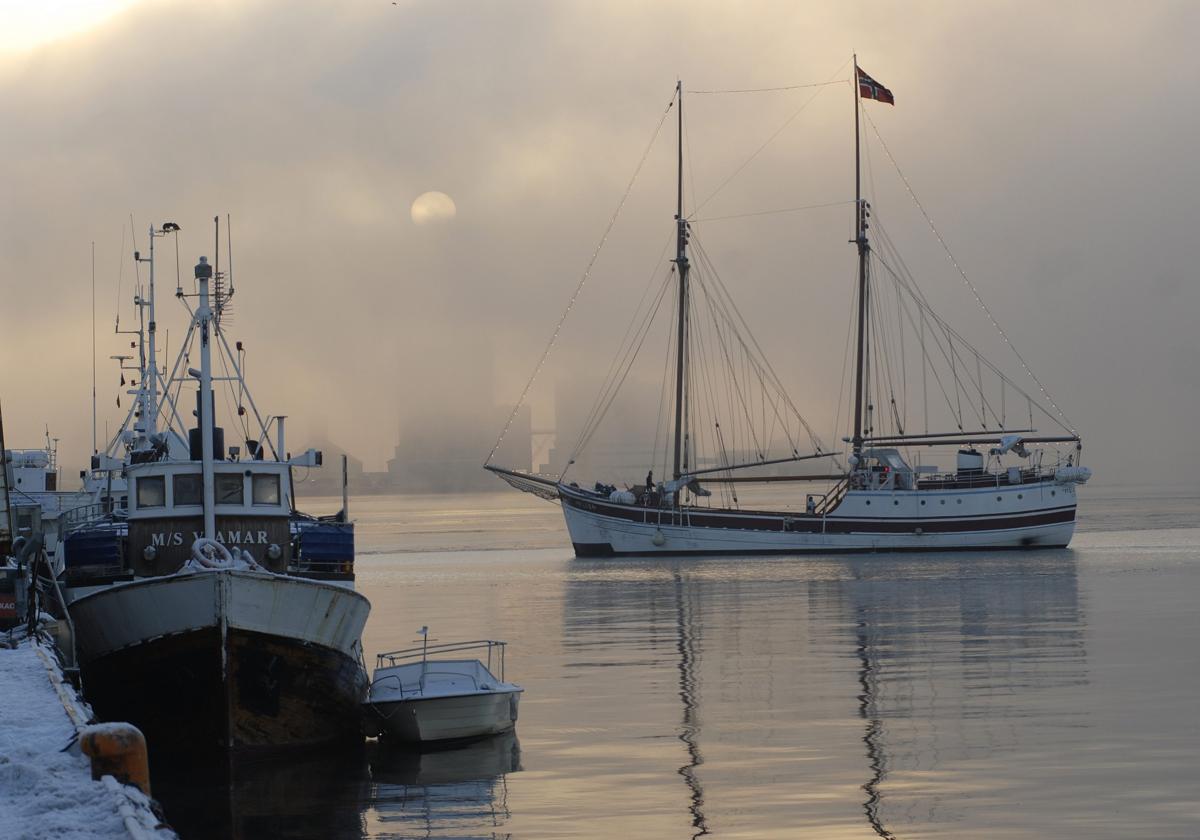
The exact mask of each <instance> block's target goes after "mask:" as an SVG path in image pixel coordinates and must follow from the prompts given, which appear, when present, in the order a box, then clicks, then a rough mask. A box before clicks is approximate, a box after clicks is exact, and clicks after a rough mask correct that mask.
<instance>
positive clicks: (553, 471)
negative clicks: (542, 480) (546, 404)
mask: <svg viewBox="0 0 1200 840" xmlns="http://www.w3.org/2000/svg"><path fill="white" fill-rule="evenodd" d="M601 387H602V385H601V382H600V380H599V379H594V378H592V379H587V378H582V377H573V378H571V379H563V380H559V381H558V382H557V383H556V384H555V388H554V432H555V435H554V446H553V447H552V448H551V449H550V452H549V454H548V456H547V462H546V463H545V464H540V465H538V471H539V472H542V473H546V474H548V475H561V474H562V473H563V471H564V470H565V469H566V468H567V465H568V461H569V460H570V458H571V456H572V452H573V450H574V448H575V446H576V445H577V444H578V443H579V439H580V436H581V435H582V433H583V430H584V426H585V424H586V423H587V421H588V419H589V416H590V413H591V411H592V410H593V407H594V405H595V402H596V395H597V394H598V393H600V390H601ZM659 402H660V396H659V388H658V387H657V386H654V385H650V384H648V383H644V382H638V381H633V380H628V381H626V382H625V383H624V385H623V386H622V388H621V390H620V391H619V392H618V393H617V395H616V398H615V399H614V400H613V403H612V405H611V406H610V407H609V409H608V411H607V413H606V414H605V415H604V418H603V420H601V421H600V424H599V425H598V426H597V427H596V428H595V431H594V432H593V433H592V436H591V438H590V440H588V442H587V446H585V447H584V448H583V450H582V451H580V452H578V453H575V464H574V465H572V466H571V469H570V473H569V475H568V476H567V478H568V480H573V481H596V480H600V481H611V482H614V483H617V484H620V483H622V482H628V483H633V482H636V481H641V480H642V479H643V478H644V477H645V475H646V470H647V469H649V468H650V467H651V461H652V458H653V456H654V448H655V447H654V423H655V417H656V415H657V413H658V409H659ZM664 446H665V444H664V443H663V441H662V440H659V442H658V448H659V451H660V453H661V452H662V451H664Z"/></svg>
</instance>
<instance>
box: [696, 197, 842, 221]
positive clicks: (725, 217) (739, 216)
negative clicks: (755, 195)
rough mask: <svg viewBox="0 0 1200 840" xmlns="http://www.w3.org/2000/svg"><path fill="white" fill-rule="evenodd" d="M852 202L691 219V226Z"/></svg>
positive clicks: (830, 202)
mask: <svg viewBox="0 0 1200 840" xmlns="http://www.w3.org/2000/svg"><path fill="white" fill-rule="evenodd" d="M853 203H854V202H853V201H827V202H825V203H823V204H806V205H804V206H803V207H782V208H780V209H778V210H757V211H754V212H751V213H735V214H733V215H732V216H707V217H705V218H703V219H692V220H690V221H691V224H700V223H702V222H723V221H726V220H727V219H748V218H751V217H753V216H774V215H778V214H780V213H799V212H801V211H803V210H822V209H824V208H826V207H844V206H845V205H847V204H853Z"/></svg>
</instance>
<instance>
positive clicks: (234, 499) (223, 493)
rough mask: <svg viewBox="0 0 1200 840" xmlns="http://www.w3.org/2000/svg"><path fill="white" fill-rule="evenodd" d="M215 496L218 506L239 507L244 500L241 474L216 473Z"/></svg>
mask: <svg viewBox="0 0 1200 840" xmlns="http://www.w3.org/2000/svg"><path fill="white" fill-rule="evenodd" d="M215 478H216V485H215V490H216V496H217V504H219V505H240V504H244V503H245V500H246V496H245V488H244V487H243V485H242V475H241V473H217V474H216V476H215Z"/></svg>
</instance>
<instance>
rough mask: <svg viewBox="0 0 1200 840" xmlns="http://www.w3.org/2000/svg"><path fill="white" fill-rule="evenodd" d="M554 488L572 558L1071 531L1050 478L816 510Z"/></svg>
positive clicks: (908, 547)
mask: <svg viewBox="0 0 1200 840" xmlns="http://www.w3.org/2000/svg"><path fill="white" fill-rule="evenodd" d="M558 489H559V497H560V499H561V502H562V507H563V513H564V516H565V517H566V522H567V530H568V531H569V532H570V534H571V542H572V543H573V544H574V546H575V553H576V554H577V555H578V556H580V557H596V556H619V555H648V554H668V555H671V554H793V553H795V554H799V553H832V552H871V551H960V550H969V549H1003V548H1056V547H1057V548H1061V547H1065V546H1066V545H1067V544H1068V543H1070V541H1071V537H1072V535H1073V534H1074V531H1075V487H1074V485H1072V484H1059V483H1056V482H1053V481H1045V482H1039V483H1037V484H1028V483H1027V484H1019V485H1005V484H997V485H996V486H989V487H983V488H972V489H953V490H894V491H893V490H877V491H867V490H851V491H849V492H848V493H847V494H846V496H845V498H844V499H843V500H842V502H841V503H840V504H839V505H838V506H837V507H836V508H834V510H832V511H831V512H830V513H828V514H827V515H823V516H822V515H816V514H805V513H801V512H781V511H772V512H767V511H741V510H721V509H714V508H701V507H690V508H688V507H685V508H682V509H668V508H654V507H642V506H636V505H622V504H619V503H613V502H609V501H607V500H604V499H602V498H598V497H596V496H595V495H594V494H589V493H587V492H586V491H580V490H578V489H577V488H571V487H568V486H563V485H560V486H559V488H558Z"/></svg>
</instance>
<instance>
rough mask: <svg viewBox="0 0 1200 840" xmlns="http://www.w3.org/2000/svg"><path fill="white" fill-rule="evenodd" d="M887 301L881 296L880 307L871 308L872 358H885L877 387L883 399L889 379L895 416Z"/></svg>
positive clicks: (891, 406)
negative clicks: (886, 310)
mask: <svg viewBox="0 0 1200 840" xmlns="http://www.w3.org/2000/svg"><path fill="white" fill-rule="evenodd" d="M886 300H887V298H886V297H884V296H883V295H880V296H879V303H880V305H879V306H874V307H872V308H871V313H870V318H871V323H872V327H873V328H872V330H871V335H872V338H873V339H874V348H873V352H872V354H871V355H872V358H879V357H882V358H883V371H882V373H883V376H882V377H880V381H879V382H878V384H877V386H876V387H877V388H878V396H880V397H883V396H884V394H883V385H884V383H883V381H882V380H883V379H884V378H886V379H887V392H888V393H887V396H888V405H889V408H892V409H893V415H894V414H895V411H894V406H895V402H896V391H895V381H894V377H893V376H892V358H891V357H892V354H891V352H890V350H891V341H890V333H889V332H888V330H887V322H886V321H885V319H884V312H883V311H882V310H883V304H884V302H885V301H886ZM897 431H898V432H899V433H900V434H904V430H903V429H900V428H897Z"/></svg>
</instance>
